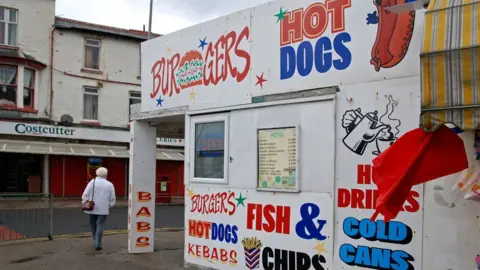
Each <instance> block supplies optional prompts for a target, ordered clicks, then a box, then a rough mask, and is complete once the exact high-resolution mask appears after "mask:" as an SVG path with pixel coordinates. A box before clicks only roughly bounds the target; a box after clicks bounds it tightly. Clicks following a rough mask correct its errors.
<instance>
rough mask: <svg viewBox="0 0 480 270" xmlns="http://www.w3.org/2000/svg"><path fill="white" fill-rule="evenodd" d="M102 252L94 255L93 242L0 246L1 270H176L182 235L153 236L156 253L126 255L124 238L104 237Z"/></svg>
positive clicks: (70, 240) (78, 240)
mask: <svg viewBox="0 0 480 270" xmlns="http://www.w3.org/2000/svg"><path fill="white" fill-rule="evenodd" d="M103 246H104V247H103V250H102V251H95V250H94V249H93V247H92V239H91V238H90V237H85V238H63V239H55V240H53V241H42V242H31V243H12V244H0V254H1V255H0V266H1V267H0V268H1V269H2V270H30V269H31V270H34V269H35V270H37V269H42V270H65V269H68V270H75V269H79V270H83V269H87V270H90V269H94V270H121V269H128V270H130V269H132V270H136V269H138V270H148V269H162V270H167V269H168V270H170V269H171V270H176V269H185V268H183V250H184V233H183V231H180V232H157V233H155V252H154V253H150V254H135V255H132V254H128V250H127V235H126V234H122V235H109V236H104V240H103Z"/></svg>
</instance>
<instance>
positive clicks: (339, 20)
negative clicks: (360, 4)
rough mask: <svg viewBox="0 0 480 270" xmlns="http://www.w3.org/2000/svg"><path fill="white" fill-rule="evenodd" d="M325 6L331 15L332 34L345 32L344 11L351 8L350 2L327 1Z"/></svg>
mask: <svg viewBox="0 0 480 270" xmlns="http://www.w3.org/2000/svg"><path fill="white" fill-rule="evenodd" d="M326 5H327V9H328V12H329V13H331V14H332V33H338V32H342V31H345V9H346V8H349V7H351V6H352V3H351V0H327V1H326Z"/></svg>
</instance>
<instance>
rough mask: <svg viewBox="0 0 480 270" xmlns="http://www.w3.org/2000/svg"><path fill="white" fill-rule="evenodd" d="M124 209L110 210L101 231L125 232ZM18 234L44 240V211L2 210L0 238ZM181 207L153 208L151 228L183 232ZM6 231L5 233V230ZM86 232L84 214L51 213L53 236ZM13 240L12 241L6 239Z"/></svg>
mask: <svg viewBox="0 0 480 270" xmlns="http://www.w3.org/2000/svg"><path fill="white" fill-rule="evenodd" d="M127 217H128V208H127V207H126V206H119V207H114V208H112V209H111V210H110V216H109V217H108V218H107V222H106V226H105V230H126V229H127ZM2 227H3V228H4V229H3V230H4V231H6V230H7V229H8V230H9V231H8V233H6V232H4V234H10V235H11V234H12V233H11V232H10V231H12V232H13V233H19V234H21V235H23V236H25V237H27V238H33V237H46V236H48V228H49V220H48V209H2V210H0V234H2ZM183 227H184V206H183V205H157V206H156V212H155V228H183ZM5 228H7V229H5ZM89 231H90V225H89V220H88V216H87V214H85V213H84V212H83V211H81V210H80V209H79V208H77V207H75V208H56V209H54V230H53V235H63V234H77V233H85V232H89ZM10 238H11V239H13V238H14V237H13V236H12V237H10ZM2 240H9V236H8V235H6V236H4V237H3V239H2V236H0V241H2Z"/></svg>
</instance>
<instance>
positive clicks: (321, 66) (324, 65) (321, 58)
mask: <svg viewBox="0 0 480 270" xmlns="http://www.w3.org/2000/svg"><path fill="white" fill-rule="evenodd" d="M331 50H332V43H331V42H330V39H329V38H328V37H322V38H320V39H319V40H318V41H317V44H316V45H315V67H316V69H317V71H318V72H320V73H325V72H327V71H329V70H330V68H332V59H333V56H332V53H331V52H328V51H331Z"/></svg>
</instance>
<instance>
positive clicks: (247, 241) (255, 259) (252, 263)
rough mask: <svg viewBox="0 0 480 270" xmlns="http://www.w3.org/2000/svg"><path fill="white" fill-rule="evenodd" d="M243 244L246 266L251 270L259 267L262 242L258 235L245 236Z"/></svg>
mask: <svg viewBox="0 0 480 270" xmlns="http://www.w3.org/2000/svg"><path fill="white" fill-rule="evenodd" d="M242 245H243V250H244V253H245V266H246V267H247V268H248V269H250V270H251V269H255V268H258V267H259V266H260V248H261V247H262V242H260V240H258V239H257V238H256V237H250V238H243V240H242Z"/></svg>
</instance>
